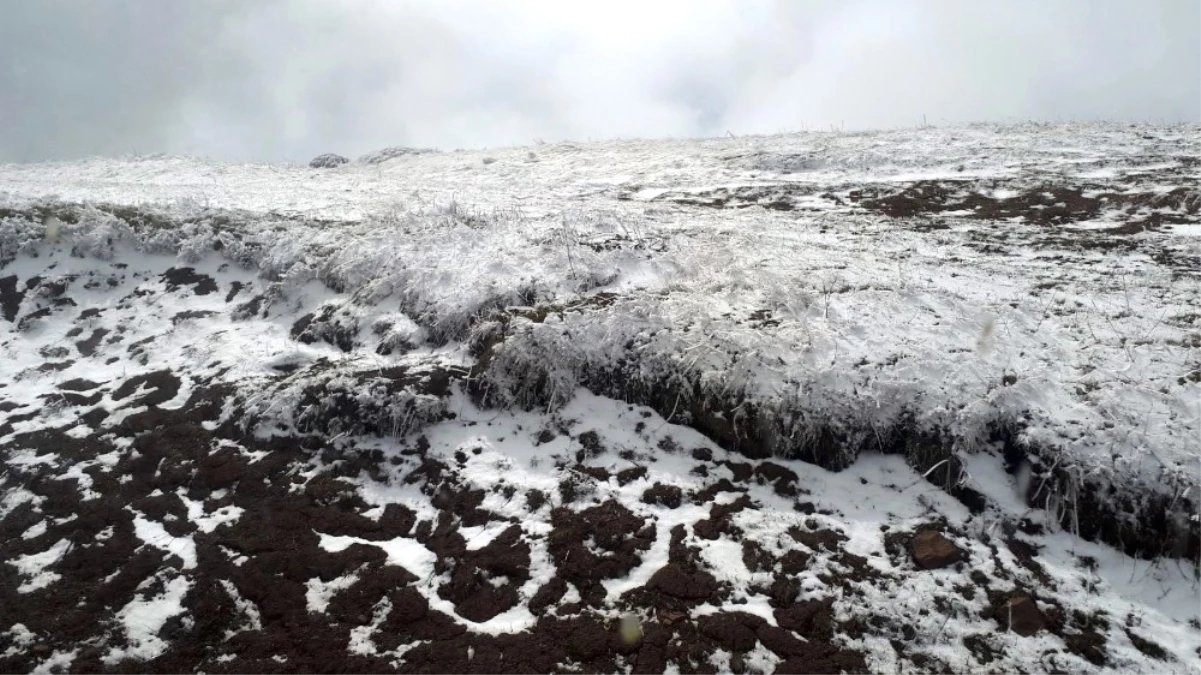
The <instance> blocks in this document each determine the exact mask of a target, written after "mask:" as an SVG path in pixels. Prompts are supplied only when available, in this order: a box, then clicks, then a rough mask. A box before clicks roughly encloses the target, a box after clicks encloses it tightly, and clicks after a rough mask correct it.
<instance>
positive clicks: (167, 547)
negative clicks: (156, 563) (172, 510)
mask: <svg viewBox="0 0 1201 675" xmlns="http://www.w3.org/2000/svg"><path fill="white" fill-rule="evenodd" d="M134 513H135V516H134V519H133V526H134V534H136V535H137V537H138V539H141V540H142V541H143V542H145V543H146V544H147V545H149V546H153V547H155V548H157V549H161V550H163V551H166V552H167V553H168V554H169V555H178V556H179V557H180V558H182V559H183V566H184V569H191V568H193V567H195V566H196V542H194V541H193V540H192V537H191V536H186V537H174V536H171V535H170V534H169V533H168V532H167V530H166V528H164V527H163V525H162V523H159V522H158V521H154V520H150V519H148V518H146V517H145V516H144V515H142V514H140V513H137V512H136V511H135V512H134Z"/></svg>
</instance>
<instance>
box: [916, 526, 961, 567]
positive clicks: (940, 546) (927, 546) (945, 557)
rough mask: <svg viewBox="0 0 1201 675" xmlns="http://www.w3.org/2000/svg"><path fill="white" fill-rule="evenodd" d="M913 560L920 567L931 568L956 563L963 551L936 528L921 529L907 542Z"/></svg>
mask: <svg viewBox="0 0 1201 675" xmlns="http://www.w3.org/2000/svg"><path fill="white" fill-rule="evenodd" d="M909 549H910V551H911V552H912V553H913V560H914V562H916V563H917V564H918V566H919V567H921V568H922V569H927V570H933V569H938V568H940V567H946V566H947V565H950V564H953V563H957V562H959V561H960V560H962V559H963V551H960V550H959V549H958V548H956V546H955V544H952V543H951V540H949V539H947V538H946V537H944V536H943V535H942V533H941V532H938V531H937V530H922V531H921V532H918V533H917V534H916V535H914V537H913V540H912V541H911V542H910V543H909Z"/></svg>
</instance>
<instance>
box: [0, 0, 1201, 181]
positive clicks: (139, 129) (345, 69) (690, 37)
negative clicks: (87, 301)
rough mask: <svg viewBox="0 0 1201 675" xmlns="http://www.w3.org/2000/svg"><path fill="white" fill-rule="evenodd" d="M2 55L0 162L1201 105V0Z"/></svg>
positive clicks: (80, 46) (843, 8) (342, 29)
mask: <svg viewBox="0 0 1201 675" xmlns="http://www.w3.org/2000/svg"><path fill="white" fill-rule="evenodd" d="M0 59H2V60H0V161H6V162H29V161H43V160H54V159H66V158H74V157H81V156H87V155H114V154H125V153H142V154H146V153H158V152H165V153H178V154H192V155H207V156H212V157H217V158H222V159H231V160H271V161H294V162H302V161H307V160H308V159H309V158H310V157H312V156H313V155H316V154H319V153H322V152H338V153H341V154H345V155H348V156H355V155H358V154H361V153H363V152H367V151H370V150H374V149H379V148H382V147H386V146H391V145H411V146H423V147H441V148H455V147H485V146H499V145H520V144H528V143H533V142H535V141H537V140H544V141H553V140H561V139H575V140H588V139H607V138H631V137H688V136H715V135H725V134H727V133H733V134H736V135H742V134H751V133H774V132H778V131H795V130H804V129H809V130H812V129H830V128H844V129H862V128H879V127H896V126H915V125H918V124H922V123H923V121H925V122H926V123H929V124H946V123H957V122H970V121H999V122H1016V121H1026V120H1037V121H1052V122H1053V121H1069V120H1097V119H1107V120H1120V121H1132V122H1133V121H1146V122H1158V123H1172V122H1201V3H1198V2H1196V1H1195V0H1162V1H1158V2H1157V1H1147V0H1133V1H1126V0H1105V1H1104V2H1097V1H1095V0H1080V1H1074V0H1057V1H1056V2H1050V3H1048V2H1034V1H1017V0H1006V1H1005V2H988V3H985V2H963V1H962V0H945V1H944V0H923V1H904V0H901V1H896V0H842V1H838V2H801V1H799V0H798V1H795V2H794V1H792V0H780V1H778V2H770V1H755V0H731V1H729V2H718V1H712V0H680V1H672V0H641V1H639V2H628V1H623V0H616V1H615V0H608V1H605V2H563V1H561V0H560V1H546V2H541V1H533V0H530V1H524V2H518V1H513V0H506V1H505V2H486V1H483V0H478V1H472V0H458V1H445V2H443V1H439V2H434V0H429V1H426V2H401V1H393V0H379V1H375V2H371V1H368V0H255V1H254V2H236V1H234V0H213V1H208V2H157V1H153V0H39V1H38V2H8V3H5V4H4V6H3V14H2V16H0Z"/></svg>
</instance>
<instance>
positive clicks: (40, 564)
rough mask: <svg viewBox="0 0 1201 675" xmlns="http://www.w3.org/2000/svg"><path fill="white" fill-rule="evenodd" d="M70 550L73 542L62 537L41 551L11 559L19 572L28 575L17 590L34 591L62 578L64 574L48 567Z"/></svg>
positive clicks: (23, 591) (21, 591)
mask: <svg viewBox="0 0 1201 675" xmlns="http://www.w3.org/2000/svg"><path fill="white" fill-rule="evenodd" d="M69 550H71V542H69V541H67V540H66V539H60V540H59V541H58V542H57V543H55V544H53V545H51V546H50V548H48V549H46V550H45V551H42V552H41V553H31V554H29V555H23V556H18V557H16V558H13V559H12V560H9V561H8V564H10V565H12V566H13V567H16V568H17V572H19V573H20V574H21V575H22V576H24V577H26V579H25V581H23V582H22V583H21V585H20V586H18V587H17V592H18V593H32V592H33V591H36V590H39V589H42V588H45V587H47V586H49V585H50V584H52V583H54V582H55V581H58V580H59V579H61V578H62V575H60V574H58V573H57V572H54V571H53V570H51V569H48V568H50V567H53V566H54V564H55V563H57V562H58V561H59V560H61V559H62V557H63V556H64V555H66V554H67V551H69Z"/></svg>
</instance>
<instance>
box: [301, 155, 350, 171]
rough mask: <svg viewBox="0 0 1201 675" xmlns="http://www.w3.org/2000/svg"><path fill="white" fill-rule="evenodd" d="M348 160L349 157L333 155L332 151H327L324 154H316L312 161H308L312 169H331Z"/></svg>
mask: <svg viewBox="0 0 1201 675" xmlns="http://www.w3.org/2000/svg"><path fill="white" fill-rule="evenodd" d="M349 161H350V160H349V159H346V158H345V157H343V156H342V155H335V154H334V153H332V152H327V153H325V154H324V155H317V156H316V157H314V158H313V161H311V162H309V166H310V167H311V168H314V169H333V168H335V167H339V166H342V165H343V164H345V163H347V162H349Z"/></svg>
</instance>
